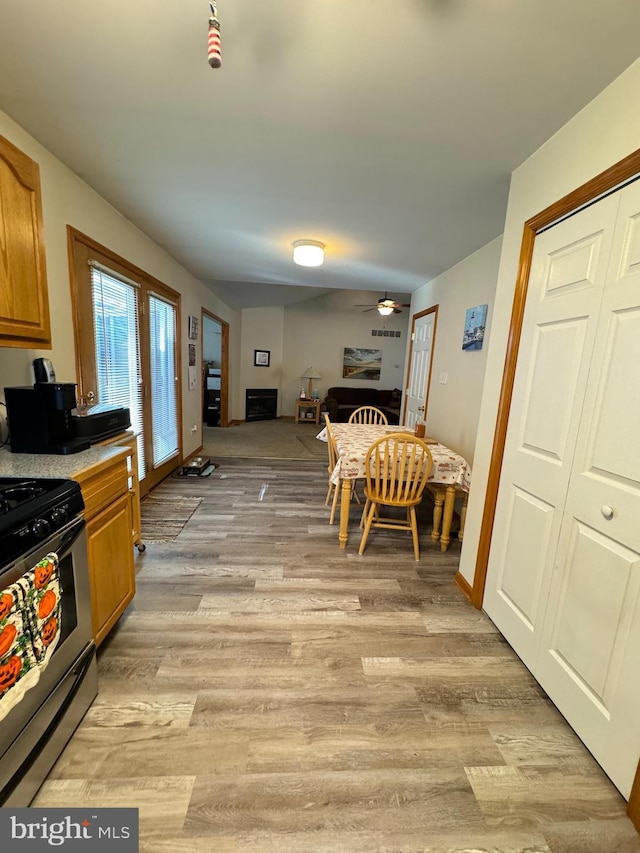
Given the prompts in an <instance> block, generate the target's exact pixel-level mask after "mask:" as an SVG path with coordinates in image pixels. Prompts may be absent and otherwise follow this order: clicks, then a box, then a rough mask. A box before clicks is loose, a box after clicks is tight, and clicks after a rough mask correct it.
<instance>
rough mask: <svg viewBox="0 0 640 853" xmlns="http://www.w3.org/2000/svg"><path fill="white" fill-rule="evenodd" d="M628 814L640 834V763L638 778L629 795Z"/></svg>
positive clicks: (639, 765) (637, 771)
mask: <svg viewBox="0 0 640 853" xmlns="http://www.w3.org/2000/svg"><path fill="white" fill-rule="evenodd" d="M627 814H628V815H629V819H630V820H631V823H632V824H633V825H634V826H635V828H636V829H637V830H638V832H640V761H639V762H638V769H637V770H636V776H635V779H634V780H633V785H632V786H631V794H630V795H629V805H628V806H627Z"/></svg>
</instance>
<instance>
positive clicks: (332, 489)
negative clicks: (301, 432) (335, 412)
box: [324, 414, 340, 524]
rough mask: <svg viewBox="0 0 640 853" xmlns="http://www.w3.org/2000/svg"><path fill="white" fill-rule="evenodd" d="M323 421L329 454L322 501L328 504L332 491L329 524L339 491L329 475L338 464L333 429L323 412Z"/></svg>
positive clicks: (332, 518) (333, 517) (333, 515)
mask: <svg viewBox="0 0 640 853" xmlns="http://www.w3.org/2000/svg"><path fill="white" fill-rule="evenodd" d="M324 422H325V424H326V427H327V452H328V455H329V464H328V466H327V472H328V474H329V488H328V489H327V498H326V500H325V502H324V505H325V506H328V505H329V501H330V500H331V494H332V493H333V500H332V502H331V515H330V516H329V524H333V522H334V519H335V516H336V506H337V504H338V492H339V491H340V489H339V487H338V486H336V485H335V484H334V483H332V482H331V475H332V474H333V471H334V469H335V467H336V465H337V464H338V450H337V448H336V440H335V438H334V436H333V430H332V429H331V420H330V419H329V415H327V414H325V416H324Z"/></svg>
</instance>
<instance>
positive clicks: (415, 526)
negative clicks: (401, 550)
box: [409, 506, 420, 560]
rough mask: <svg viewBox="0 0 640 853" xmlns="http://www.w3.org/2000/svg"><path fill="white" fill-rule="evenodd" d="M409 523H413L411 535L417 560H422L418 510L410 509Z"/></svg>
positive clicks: (412, 507) (411, 507)
mask: <svg viewBox="0 0 640 853" xmlns="http://www.w3.org/2000/svg"><path fill="white" fill-rule="evenodd" d="M409 521H410V523H411V535H412V536H413V554H414V556H415V558H416V560H419V559H420V545H419V544H418V521H417V519H416V508H415V507H414V506H410V507H409Z"/></svg>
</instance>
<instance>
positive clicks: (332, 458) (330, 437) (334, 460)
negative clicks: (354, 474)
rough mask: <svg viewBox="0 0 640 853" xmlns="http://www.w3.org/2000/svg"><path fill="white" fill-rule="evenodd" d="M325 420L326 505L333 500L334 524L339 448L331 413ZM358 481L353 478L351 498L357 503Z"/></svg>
mask: <svg viewBox="0 0 640 853" xmlns="http://www.w3.org/2000/svg"><path fill="white" fill-rule="evenodd" d="M324 422H325V424H326V427H327V451H328V454H329V464H328V466H327V472H328V474H329V488H328V489H327V497H326V500H325V502H324V505H325V506H328V505H329V501H330V500H331V514H330V515H329V524H333V523H334V522H335V518H336V508H337V506H338V497H339V496H340V486H339V485H338V486H336V485H334V484H333V483H332V482H331V475H332V474H333V471H334V469H335V467H336V465H337V464H338V448H337V447H336V439H335V436H334V434H333V428H332V425H331V420H330V418H329V415H327V414H326V413H325V416H324ZM355 485H356V481H355V480H353V482H352V483H351V500H353V499H354V498H355V500H356V501H357V503H360V498H359V497H358V493H357V492H356V490H355ZM332 491H333V499H331V494H332Z"/></svg>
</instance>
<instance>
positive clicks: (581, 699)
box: [535, 181, 640, 797]
mask: <svg viewBox="0 0 640 853" xmlns="http://www.w3.org/2000/svg"><path fill="white" fill-rule="evenodd" d="M619 196H620V208H619V212H618V221H617V224H616V230H615V235H614V240H613V249H612V253H611V261H610V264H609V268H608V272H607V278H606V283H605V289H604V297H603V303H602V307H601V310H600V316H599V320H598V327H597V331H596V337H595V342H594V347H593V355H592V358H591V366H590V371H589V377H588V380H587V387H586V393H585V400H584V407H583V415H582V421H581V428H580V430H579V433H578V440H577V445H576V453H575V458H574V463H573V469H572V472H571V478H570V482H569V491H568V494H567V500H566V505H565V508H564V517H563V522H562V527H561V531H560V541H559V545H558V551H557V555H556V560H555V567H554V571H553V577H552V583H551V590H550V596H549V606H548V608H547V618H546V620H545V625H544V630H543V634H542V654H541V655H540V658H539V661H538V665H537V668H536V670H535V675H536V677H537V678H538V680H539V681H540V683H541V684H542V686H543V687H544V688H545V690H546V691H547V693H549V695H550V696H551V698H552V699H553V701H554V702H555V704H556V705H557V706H558V708H559V709H560V710H561V711H562V713H563V714H564V716H565V717H566V718H567V719H568V721H569V722H570V723H571V724H572V725H573V726H574V728H575V729H576V731H577V733H578V735H579V736H580V737H581V738H582V740H583V741H584V742H585V744H586V745H587V747H588V748H589V749H590V750H591V752H592V753H593V755H594V756H595V758H596V759H597V760H598V762H599V763H600V764H601V766H602V767H603V768H604V770H605V771H606V773H607V774H608V775H609V777H610V778H611V779H612V781H613V782H614V784H615V785H616V786H617V787H618V788H619V790H620V791H621V793H622V794H623V795H624V796H626V797H628V795H629V792H630V790H631V786H632V783H633V778H634V774H635V771H636V767H637V764H638V757H639V756H640V724H639V719H640V181H638V182H636V183H634V184H632V185H631V186H629V187H627V188H626V189H624V190H621V191H620V193H619Z"/></svg>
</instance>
